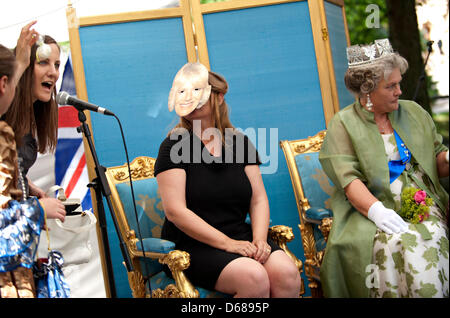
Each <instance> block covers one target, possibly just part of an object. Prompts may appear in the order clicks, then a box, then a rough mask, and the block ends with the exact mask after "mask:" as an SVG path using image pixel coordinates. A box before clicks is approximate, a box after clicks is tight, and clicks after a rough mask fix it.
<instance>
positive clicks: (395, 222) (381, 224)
mask: <svg viewBox="0 0 450 318" xmlns="http://www.w3.org/2000/svg"><path fill="white" fill-rule="evenodd" d="M368 217H369V219H370V220H371V221H372V222H373V223H375V225H376V226H377V227H378V228H379V229H380V230H382V231H384V232H386V233H387V234H392V233H402V232H405V231H406V230H407V229H408V225H407V224H406V222H405V221H403V219H402V218H401V216H400V215H398V214H397V213H396V212H395V211H394V210H392V209H387V208H386V207H385V206H384V205H383V203H381V202H380V201H377V202H375V203H374V204H372V205H371V206H370V208H369V213H368Z"/></svg>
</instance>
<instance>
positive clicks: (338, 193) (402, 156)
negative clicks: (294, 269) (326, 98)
mask: <svg viewBox="0 0 450 318" xmlns="http://www.w3.org/2000/svg"><path fill="white" fill-rule="evenodd" d="M347 57H348V62H349V68H348V70H347V73H346V75H345V83H346V86H347V88H348V89H349V90H350V91H351V92H352V93H353V94H354V95H355V97H356V101H355V103H353V104H351V105H349V106H347V107H346V108H344V109H342V110H341V111H340V112H338V113H337V114H336V115H335V116H334V117H333V119H332V120H331V122H330V123H329V125H328V131H327V135H326V138H325V140H324V143H323V146H322V149H321V152H320V156H319V159H320V162H321V164H322V166H323V168H324V170H325V172H326V174H327V175H328V177H329V178H330V179H331V180H332V181H333V183H334V184H335V186H336V190H335V192H334V194H333V196H332V209H333V213H334V221H333V227H332V230H331V233H330V236H329V239H328V243H327V249H326V252H325V256H324V260H323V264H322V267H321V282H322V286H323V290H324V295H325V296H326V297H448V296H449V291H448V289H449V287H448V286H449V285H448V279H449V260H448V258H449V244H448V193H447V192H446V191H445V190H444V189H443V188H442V186H441V184H440V183H439V178H442V177H446V176H448V175H449V163H448V148H447V147H446V146H444V145H443V144H442V137H441V136H440V135H439V134H438V133H437V132H436V128H435V125H434V123H433V120H432V118H431V117H430V115H429V114H428V113H427V112H426V111H425V110H424V109H423V108H422V107H421V106H419V105H418V104H416V103H414V102H413V101H406V100H400V99H399V97H400V95H401V93H402V92H401V89H400V82H401V79H402V74H404V73H405V72H406V70H407V68H408V63H407V61H406V60H405V59H404V58H403V57H401V56H400V55H398V54H397V53H394V52H393V50H392V47H391V45H390V43H389V41H388V40H387V39H384V40H376V41H375V43H374V44H372V45H366V46H358V45H355V46H352V47H349V48H347ZM409 188H413V189H414V190H413V193H414V192H415V191H417V190H423V191H425V192H420V193H419V194H425V193H426V195H427V197H428V199H427V203H428V204H431V203H432V204H431V206H430V207H429V208H428V211H427V217H425V218H424V219H421V220H420V222H417V220H416V221H414V220H412V218H402V217H400V215H399V213H400V212H401V211H402V199H401V195H402V193H406V192H405V191H404V190H405V189H409ZM417 198H418V197H416V199H417ZM430 199H431V200H432V202H431V203H430V201H431V200H430ZM422 201H423V200H422ZM422 201H417V200H416V201H414V198H412V201H411V200H410V201H409V202H408V203H404V204H403V210H407V212H408V213H409V212H411V211H412V209H410V207H413V205H411V204H412V203H411V202H413V203H414V204H416V203H415V202H417V205H419V204H420V202H422ZM423 204H425V202H424V203H422V205H423ZM408 209H409V210H408ZM402 215H403V216H404V214H402ZM415 223H418V224H415Z"/></svg>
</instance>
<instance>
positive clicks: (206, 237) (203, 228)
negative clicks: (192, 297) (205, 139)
mask: <svg viewBox="0 0 450 318" xmlns="http://www.w3.org/2000/svg"><path fill="white" fill-rule="evenodd" d="M156 179H157V181H158V187H159V190H160V193H161V200H162V203H163V207H164V212H165V214H166V217H167V219H168V220H169V221H170V222H172V223H173V224H175V225H176V226H177V227H178V228H179V229H180V230H181V231H183V232H184V233H186V234H187V235H189V236H190V237H192V238H193V239H195V240H197V241H200V242H202V243H205V244H208V245H210V246H212V247H215V248H218V249H221V250H225V251H227V252H233V253H238V254H241V255H243V256H252V255H253V253H254V252H255V250H256V248H255V247H254V246H253V244H251V243H250V242H245V241H236V240H233V239H231V238H229V237H228V236H226V235H225V234H224V233H222V232H220V231H219V230H217V229H216V228H214V227H213V226H211V225H209V224H208V223H206V222H205V221H204V220H203V219H202V218H200V217H199V216H198V215H196V214H195V213H194V212H193V211H191V210H189V209H188V208H187V206H186V197H185V192H186V172H185V171H184V170H182V169H170V170H166V171H164V172H161V173H160V174H158V175H157V177H156Z"/></svg>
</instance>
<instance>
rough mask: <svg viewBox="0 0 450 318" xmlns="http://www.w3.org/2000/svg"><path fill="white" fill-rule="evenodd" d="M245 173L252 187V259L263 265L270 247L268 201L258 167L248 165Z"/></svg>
mask: <svg viewBox="0 0 450 318" xmlns="http://www.w3.org/2000/svg"><path fill="white" fill-rule="evenodd" d="M245 173H246V175H247V177H248V179H249V180H250V184H251V186H252V198H251V201H250V218H251V220H252V232H253V244H255V246H256V247H257V251H256V254H255V255H254V258H255V259H256V260H257V261H259V262H261V263H265V261H266V260H267V258H268V256H269V255H270V246H269V245H268V244H267V232H268V229H269V222H270V209H269V200H268V199H267V193H266V190H265V188H264V183H263V180H262V176H261V172H260V170H259V167H258V166H257V165H248V166H246V167H245Z"/></svg>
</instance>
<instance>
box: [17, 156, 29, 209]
mask: <svg viewBox="0 0 450 318" xmlns="http://www.w3.org/2000/svg"><path fill="white" fill-rule="evenodd" d="M18 168H19V169H18V170H19V182H20V184H21V185H22V200H23V201H25V200H26V199H27V188H26V186H25V180H24V177H23V175H22V158H21V157H19V158H18Z"/></svg>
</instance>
